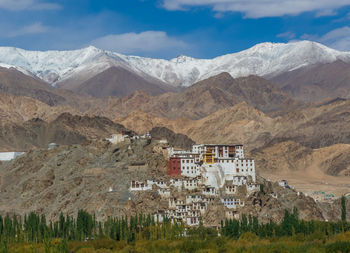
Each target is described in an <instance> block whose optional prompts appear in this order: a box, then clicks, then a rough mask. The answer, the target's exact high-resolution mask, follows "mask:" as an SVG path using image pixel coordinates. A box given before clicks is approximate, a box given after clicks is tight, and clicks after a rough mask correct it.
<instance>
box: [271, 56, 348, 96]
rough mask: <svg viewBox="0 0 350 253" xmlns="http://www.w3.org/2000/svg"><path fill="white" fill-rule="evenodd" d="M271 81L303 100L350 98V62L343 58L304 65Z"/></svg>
mask: <svg viewBox="0 0 350 253" xmlns="http://www.w3.org/2000/svg"><path fill="white" fill-rule="evenodd" d="M271 81H272V82H274V83H276V84H277V85H279V87H281V88H282V90H283V91H285V92H286V93H287V94H289V95H291V96H292V97H294V98H297V99H299V100H303V101H308V102H310V101H311V102H314V101H319V100H324V99H327V98H336V97H340V98H350V64H349V63H345V62H343V61H341V60H337V61H335V62H332V63H327V64H316V65H311V66H307V67H302V68H299V69H296V70H293V71H289V72H286V73H283V74H280V75H278V76H275V77H274V78H272V79H271Z"/></svg>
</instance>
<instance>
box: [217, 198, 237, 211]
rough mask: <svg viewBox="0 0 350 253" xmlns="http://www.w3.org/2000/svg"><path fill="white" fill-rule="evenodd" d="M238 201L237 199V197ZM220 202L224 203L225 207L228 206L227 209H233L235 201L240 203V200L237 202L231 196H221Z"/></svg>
mask: <svg viewBox="0 0 350 253" xmlns="http://www.w3.org/2000/svg"><path fill="white" fill-rule="evenodd" d="M238 201H239V199H238ZM221 202H222V203H223V204H224V206H225V207H227V208H229V209H233V208H236V207H237V206H236V203H238V204H239V203H240V202H237V201H236V199H235V198H232V197H229V198H228V197H226V198H222V199H221Z"/></svg>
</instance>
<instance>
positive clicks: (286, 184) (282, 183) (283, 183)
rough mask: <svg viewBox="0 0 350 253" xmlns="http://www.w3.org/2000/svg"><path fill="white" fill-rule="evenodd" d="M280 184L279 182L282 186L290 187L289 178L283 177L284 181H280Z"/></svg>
mask: <svg viewBox="0 0 350 253" xmlns="http://www.w3.org/2000/svg"><path fill="white" fill-rule="evenodd" d="M278 184H279V185H280V186H282V187H283V188H288V187H289V185H288V182H287V180H285V179H283V180H282V181H280V182H279V183H278Z"/></svg>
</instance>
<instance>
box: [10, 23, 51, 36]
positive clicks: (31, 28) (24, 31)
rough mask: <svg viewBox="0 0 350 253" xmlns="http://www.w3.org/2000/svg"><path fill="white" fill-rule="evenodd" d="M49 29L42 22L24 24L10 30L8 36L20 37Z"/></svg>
mask: <svg viewBox="0 0 350 253" xmlns="http://www.w3.org/2000/svg"><path fill="white" fill-rule="evenodd" d="M48 30H49V27H48V26H45V25H43V24H42V23H40V22H37V23H34V24H31V25H28V26H24V27H22V28H20V29H18V30H14V31H11V32H9V34H8V37H18V36H23V35H30V34H39V33H45V32H47V31H48Z"/></svg>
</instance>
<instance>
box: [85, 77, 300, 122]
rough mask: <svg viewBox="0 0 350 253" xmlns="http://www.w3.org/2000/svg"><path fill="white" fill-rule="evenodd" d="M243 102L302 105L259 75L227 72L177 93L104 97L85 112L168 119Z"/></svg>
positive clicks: (270, 108) (285, 107)
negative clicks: (137, 113) (136, 113)
mask: <svg viewBox="0 0 350 253" xmlns="http://www.w3.org/2000/svg"><path fill="white" fill-rule="evenodd" d="M243 101H245V102H246V103H248V104H250V105H251V106H254V107H256V108H259V109H260V110H262V111H264V112H276V111H279V113H285V112H288V111H290V110H293V109H295V108H300V107H302V106H304V105H303V104H302V103H299V102H296V101H295V100H293V99H291V98H290V97H289V96H288V95H287V94H285V93H284V92H282V91H281V90H280V89H279V88H278V87H276V86H275V85H273V84H272V83H271V82H269V81H267V80H265V79H263V78H260V77H257V76H248V77H242V78H237V79H234V78H232V77H231V76H230V75H229V74H228V73H221V74H220V75H217V76H214V77H211V78H208V79H206V80H203V81H200V82H198V83H196V84H194V85H193V86H191V87H189V88H186V89H184V90H182V91H179V92H169V93H165V94H161V95H158V96H150V95H149V94H146V93H144V92H140V91H137V92H135V93H133V94H132V95H130V96H126V97H123V98H120V99H114V98H110V99H105V100H103V101H99V103H96V102H95V104H94V105H93V106H90V107H89V109H88V111H87V113H89V114H101V115H104V116H107V117H113V116H114V117H117V116H123V115H124V116H125V115H127V114H128V113H131V112H133V111H135V110H140V111H144V112H147V113H151V114H153V115H156V116H161V117H167V118H171V119H175V118H179V117H186V118H189V119H200V118H203V117H205V116H208V115H210V114H211V113H213V112H216V111H217V110H220V109H224V108H228V107H231V106H233V105H235V104H238V103H240V102H243Z"/></svg>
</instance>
